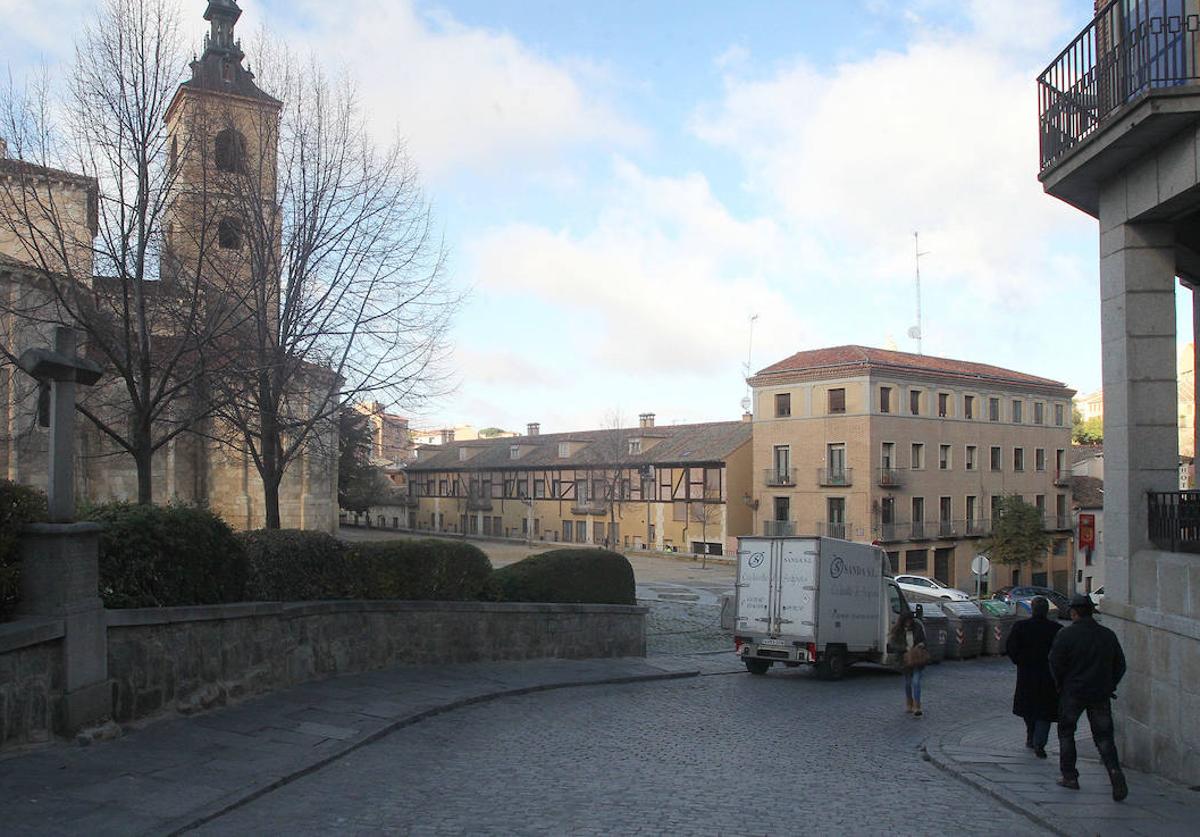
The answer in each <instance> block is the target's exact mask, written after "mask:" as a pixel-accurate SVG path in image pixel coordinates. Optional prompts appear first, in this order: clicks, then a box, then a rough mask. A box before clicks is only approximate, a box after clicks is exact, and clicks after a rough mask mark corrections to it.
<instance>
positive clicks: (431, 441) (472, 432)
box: [410, 424, 521, 445]
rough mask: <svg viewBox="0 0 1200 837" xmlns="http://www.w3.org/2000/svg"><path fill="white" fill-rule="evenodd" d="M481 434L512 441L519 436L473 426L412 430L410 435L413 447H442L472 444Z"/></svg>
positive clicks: (506, 431)
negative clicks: (449, 444)
mask: <svg viewBox="0 0 1200 837" xmlns="http://www.w3.org/2000/svg"><path fill="white" fill-rule="evenodd" d="M488 431H491V432H490V433H489V432H488ZM481 433H484V434H487V435H486V438H489V439H514V438H516V437H517V436H520V435H521V434H520V433H516V432H514V431H511V430H500V429H499V428H495V427H493V428H487V427H485V428H482V429H481V428H478V427H476V426H475V425H473V424H459V425H456V426H454V427H438V428H430V429H423V430H413V431H411V433H410V435H411V437H412V442H413V444H414V445H444V444H446V443H447V442H472V441H475V440H476V439H479V438H480V434H481Z"/></svg>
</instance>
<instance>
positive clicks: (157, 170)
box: [0, 0, 237, 503]
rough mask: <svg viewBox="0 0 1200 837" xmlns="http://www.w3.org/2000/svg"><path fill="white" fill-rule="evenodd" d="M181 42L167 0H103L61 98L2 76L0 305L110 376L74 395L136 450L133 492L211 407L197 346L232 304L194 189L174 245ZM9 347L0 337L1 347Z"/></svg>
mask: <svg viewBox="0 0 1200 837" xmlns="http://www.w3.org/2000/svg"><path fill="white" fill-rule="evenodd" d="M185 56H186V53H185V50H184V45H183V40H182V38H181V37H180V25H179V18H178V14H177V10H176V8H175V6H174V5H173V4H171V3H170V2H167V0H105V2H104V3H103V4H102V7H101V9H100V11H99V12H98V14H97V17H96V18H95V20H94V22H93V23H92V24H91V25H89V26H88V27H87V28H86V29H85V30H84V32H83V33H82V35H81V36H80V38H79V39H78V41H77V44H76V51H75V61H74V65H73V67H72V69H71V71H70V73H69V75H68V77H67V81H66V92H65V96H64V99H63V101H62V102H61V103H57V104H56V103H55V102H53V101H52V98H51V96H50V95H49V94H48V92H47V87H46V86H45V85H43V86H40V87H34V88H32V89H29V90H25V91H19V90H17V89H15V87H14V86H13V85H12V84H11V83H10V89H9V91H8V93H9V95H8V96H7V97H6V99H5V101H6V103H5V105H3V106H2V109H3V112H2V113H0V119H2V127H0V133H3V134H5V135H7V137H8V140H9V152H10V155H12V156H15V157H16V159H15V160H8V161H0V162H3V163H4V165H3V175H4V176H3V177H2V178H0V235H7V236H8V238H9V239H10V240H11V241H12V242H13V243H14V244H13V246H14V248H15V249H16V250H17V251H18V253H17V255H18V260H19V261H21V262H22V263H23V266H22V270H21V272H22V274H24V279H23V280H21V281H23V282H25V285H26V287H25V292H22V293H16V292H13V293H10V294H8V295H7V296H4V297H3V301H2V302H0V305H2V306H3V310H4V312H5V313H9V314H12V315H14V316H15V317H17V318H18V319H20V320H22V321H24V322H28V323H33V324H65V325H70V326H72V327H75V328H77V329H80V330H81V331H82V332H84V335H85V341H84V342H85V345H86V347H87V350H88V351H89V352H90V353H91V354H92V355H93V356H95V357H97V358H98V359H99V360H101V361H102V363H103V365H104V366H105V371H106V379H107V382H106V384H105V385H104V386H101V387H97V388H96V390H95V391H94V392H91V393H89V394H88V396H87V397H86V398H84V399H81V401H80V402H79V404H78V409H79V410H80V412H81V413H83V415H85V416H86V417H87V418H88V419H89V420H90V421H91V423H92V424H93V425H94V426H95V427H96V428H97V429H98V430H99V431H100V433H101V434H103V436H105V437H107V438H108V439H109V440H111V442H112V443H114V444H115V445H116V447H117V448H118V449H119V450H121V451H123V452H124V453H126V454H128V455H129V456H130V457H132V459H133V461H134V463H135V465H136V468H137V481H138V501H139V502H141V503H148V502H150V501H151V499H152V496H153V490H152V488H153V486H152V473H153V472H152V460H153V456H154V454H155V452H156V451H158V450H159V449H160V448H162V447H163V446H164V445H166V444H167V443H169V442H170V441H171V440H173V439H175V438H176V437H178V436H179V434H181V433H184V432H185V431H188V430H191V429H194V428H195V427H196V426H197V424H198V423H199V422H200V421H201V420H202V419H203V418H204V416H205V415H206V414H207V412H208V410H209V408H210V406H211V403H212V402H211V399H210V398H208V393H207V392H206V391H205V388H204V386H203V382H204V380H205V376H206V367H208V364H207V363H206V361H208V360H210V359H211V358H212V357H213V353H212V352H211V347H212V345H213V344H214V342H215V341H216V340H217V339H218V337H219V335H220V334H221V333H222V332H223V331H225V330H227V329H228V327H229V326H230V324H231V323H232V322H233V317H234V315H235V312H236V311H237V308H236V306H234V305H231V304H230V300H229V298H228V297H227V296H214V295H212V294H206V293H205V280H204V279H203V278H202V277H204V276H205V275H206V274H208V273H210V272H211V271H210V268H211V265H210V264H209V248H208V246H207V242H208V241H209V240H210V239H211V231H210V230H209V229H208V224H207V219H208V217H209V216H208V213H207V212H205V211H203V206H204V201H200V204H199V205H200V207H201V211H198V212H195V213H193V214H192V217H191V218H190V219H189V220H190V222H191V224H192V226H191V228H190V229H189V230H188V232H187V234H188V235H189V236H191V237H193V239H194V240H195V241H196V242H198V245H197V246H193V247H190V248H187V253H188V256H187V258H179V257H178V256H171V255H169V251H170V242H169V241H168V238H169V235H170V231H169V228H170V226H171V224H170V216H171V213H172V211H173V202H174V199H175V196H176V191H177V186H178V182H179V172H180V169H179V167H178V166H176V165H174V157H175V155H176V154H178V153H180V149H179V138H177V137H172V135H171V134H170V132H169V130H168V126H167V121H166V120H167V116H168V111H169V109H170V108H171V106H172V101H173V99H174V97H175V95H176V92H177V90H178V88H179V84H180V82H181V81H183V78H182V76H181V73H182V71H183V70H184V68H185V67H186V66H187V64H186V60H185ZM183 140H184V142H185V143H186V142H187V138H186V137H185V138H183ZM172 142H173V143H174V147H173V148H171V151H168V148H169V143H172ZM186 151H187V149H186V148H184V149H182V153H186ZM71 173H74V174H71ZM201 191H202V190H201ZM19 348H20V347H18V346H15V345H5V346H2V347H0V351H2V352H3V353H4V355H5V356H6V357H7V359H8V360H10V361H11V359H12V355H13V354H14V353H15V352H16V351H18V349H19ZM208 371H211V368H208Z"/></svg>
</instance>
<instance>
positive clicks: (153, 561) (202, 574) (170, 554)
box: [80, 503, 246, 608]
mask: <svg viewBox="0 0 1200 837" xmlns="http://www.w3.org/2000/svg"><path fill="white" fill-rule="evenodd" d="M80 516H81V518H82V519H85V520H94V521H96V522H97V523H101V524H103V525H104V531H103V532H102V533H101V534H100V597H101V598H102V599H103V600H104V605H105V607H111V608H128V607H174V606H178V605H198V604H218V603H221V602H236V601H241V600H242V599H244V598H245V593H246V556H245V552H244V551H243V550H242V547H241V544H240V542H239V541H238V539H237V537H236V536H235V535H234V533H233V531H232V530H231V529H230V528H229V525H228V524H226V523H225V521H224V520H222V519H221V518H220V517H219V516H217V515H216V514H213V513H212V512H211V511H209V510H208V509H205V508H199V507H196V506H185V505H179V504H173V505H170V506H142V505H136V504H132V503H105V504H103V505H98V506H91V507H88V508H85V509H83V510H82V512H81V515H80Z"/></svg>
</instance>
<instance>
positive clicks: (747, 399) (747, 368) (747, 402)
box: [742, 314, 758, 413]
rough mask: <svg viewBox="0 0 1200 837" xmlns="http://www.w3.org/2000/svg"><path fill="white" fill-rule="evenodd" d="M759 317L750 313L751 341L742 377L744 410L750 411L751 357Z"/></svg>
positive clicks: (751, 402)
mask: <svg viewBox="0 0 1200 837" xmlns="http://www.w3.org/2000/svg"><path fill="white" fill-rule="evenodd" d="M757 319H758V314H751V315H750V341H749V343H748V345H747V346H746V362H745V363H744V364H743V365H742V371H743V372H744V373H745V374H744V375H743V376H742V378H743V379H744V380H745V381H746V396H745V397H744V398H743V399H742V410H743V411H744V412H747V413H748V412H750V406H751V405H752V404H753V403H754V402H753V401H751V400H750V358H751V357H752V356H753V352H754V321H755V320H757Z"/></svg>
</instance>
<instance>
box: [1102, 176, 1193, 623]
mask: <svg viewBox="0 0 1200 837" xmlns="http://www.w3.org/2000/svg"><path fill="white" fill-rule="evenodd" d="M1114 187H1119V191H1120V192H1121V193H1122V194H1123V192H1124V188H1125V184H1124V182H1123V181H1122V182H1120V183H1118V184H1114ZM1116 190H1117V189H1116V188H1114V190H1113V191H1116ZM1114 203H1117V202H1116V201H1110V202H1109V205H1111V204H1114ZM1122 203H1123V202H1122ZM1105 207H1106V203H1105V201H1104V200H1103V199H1102V201H1101V217H1100V222H1101V235H1100V297H1101V336H1102V352H1103V362H1104V499H1105V503H1104V507H1105V514H1104V527H1105V556H1104V561H1105V567H1104V572H1105V581H1104V583H1105V588H1106V597H1112V601H1114V602H1119V603H1122V604H1127V605H1133V606H1145V605H1151V606H1152V605H1155V604H1156V603H1157V580H1156V567H1155V562H1154V558H1153V556H1152V555H1147V554H1146V553H1145V552H1144V550H1146V549H1147V548H1148V547H1149V546H1150V541H1149V536H1148V529H1147V523H1148V510H1147V496H1146V495H1147V492H1149V491H1174V490H1177V489H1178V488H1179V432H1178V415H1179V413H1178V384H1177V381H1176V368H1175V363H1176V346H1175V246H1174V243H1175V239H1174V231H1173V229H1172V228H1171V226H1170V225H1168V224H1134V223H1129V222H1126V221H1124V219H1120V220H1117V221H1113V219H1112V218H1111V217H1106V215H1107V216H1111V215H1119V214H1120V213H1118V212H1117V211H1116V210H1115V209H1114V210H1113V211H1111V212H1109V213H1106V212H1105ZM1139 552H1142V554H1141V555H1139V554H1138V553H1139Z"/></svg>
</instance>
